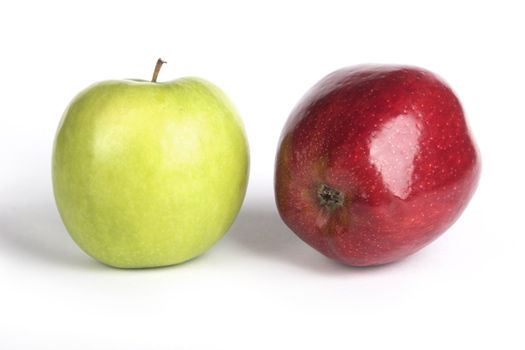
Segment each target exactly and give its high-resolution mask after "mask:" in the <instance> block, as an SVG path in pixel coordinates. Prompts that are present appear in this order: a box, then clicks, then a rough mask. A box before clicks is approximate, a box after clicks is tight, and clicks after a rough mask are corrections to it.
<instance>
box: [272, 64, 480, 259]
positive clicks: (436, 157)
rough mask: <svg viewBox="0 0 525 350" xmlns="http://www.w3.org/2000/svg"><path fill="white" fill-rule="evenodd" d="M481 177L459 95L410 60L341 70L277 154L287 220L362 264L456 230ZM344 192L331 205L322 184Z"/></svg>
mask: <svg viewBox="0 0 525 350" xmlns="http://www.w3.org/2000/svg"><path fill="white" fill-rule="evenodd" d="M479 176H480V158H479V154H478V151H477V147H476V145H475V143H474V141H473V138H472V136H471V134H470V131H469V128H468V125H467V124H466V121H465V117H464V113H463V109H462V107H461V104H460V102H459V100H458V98H457V97H456V96H455V94H454V93H453V91H452V90H451V89H450V88H449V87H448V86H447V85H446V83H445V82H444V81H443V80H442V79H440V78H439V77H437V76H436V75H434V74H433V73H431V72H429V71H426V70H423V69H420V68H415V67H408V66H382V65H367V66H357V67H350V68H345V69H341V70H338V71H336V72H334V73H332V74H329V75H328V76H326V77H325V78H324V79H322V80H321V81H320V82H319V83H317V84H316V85H315V86H314V87H313V88H312V89H311V90H310V91H309V92H308V93H307V94H306V96H305V97H304V98H303V99H302V100H301V101H300V103H299V104H298V105H297V106H296V108H295V109H294V110H293V112H292V113H291V115H290V117H289V119H288V122H287V124H286V125H285V127H284V130H283V132H282V135H281V140H280V143H279V149H278V154H277V160H276V175H275V194H276V202H277V207H278V209H279V213H280V215H281V217H282V219H283V220H284V222H285V223H286V224H287V225H288V226H289V227H290V229H291V230H292V231H294V232H295V233H296V234H297V235H298V236H299V237H300V238H301V239H303V240H304V241H305V242H306V243H308V244H309V245H311V246H312V247H314V248H315V249H317V250H318V251H320V252H321V253H323V254H324V255H326V256H328V257H330V258H333V259H336V260H338V261H341V262H343V263H346V264H349V265H354V266H367V265H379V264H385V263H389V262H393V261H397V260H399V259H402V258H403V257H406V256H407V255H410V254H412V253H414V252H416V251H418V250H419V249H421V248H422V247H424V246H425V245H427V244H428V243H430V242H431V241H432V240H434V239H435V238H436V237H438V236H439V235H440V234H441V233H443V232H444V231H445V230H446V229H447V228H448V227H450V226H451V225H452V224H453V223H454V222H455V221H456V219H458V217H459V216H460V214H461V213H462V211H463V210H464V209H465V207H466V205H467V204H468V202H469V200H470V198H471V197H472V195H473V193H474V191H475V189H476V186H477V183H478V179H479ZM323 185H325V186H328V188H331V189H334V190H336V191H338V192H339V193H340V194H341V195H342V196H344V199H343V200H342V203H341V204H340V205H337V206H329V205H326V203H322V199H321V197H320V196H319V188H320V186H323Z"/></svg>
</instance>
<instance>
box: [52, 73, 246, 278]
mask: <svg viewBox="0 0 525 350" xmlns="http://www.w3.org/2000/svg"><path fill="white" fill-rule="evenodd" d="M248 168H249V152H248V143H247V140H246V137H245V133H244V128H243V125H242V121H241V119H240V117H239V115H238V113H237V111H236V110H235V108H234V106H233V104H232V103H231V102H230V101H229V99H228V98H227V97H226V95H225V94H224V93H223V92H222V91H221V90H220V89H219V88H218V87H216V86H215V85H213V84H211V83H209V82H207V81H205V80H203V79H199V78H181V79H177V80H174V81H169V82H165V83H151V82H145V81H131V80H121V81H105V82H101V83H98V84H95V85H93V86H91V87H89V88H87V89H86V90H84V91H82V92H81V93H80V94H79V95H78V96H76V97H75V98H74V99H73V101H72V102H71V104H70V105H69V106H68V108H67V109H66V111H65V113H64V116H63V118H62V121H61V123H60V126H59V128H58V131H57V135H56V139H55V144H54V150H53V167H52V171H53V187H54V194H55V199H56V203H57V206H58V209H59V212H60V215H61V217H62V220H63V221H64V224H65V226H66V228H67V230H68V231H69V233H70V234H71V237H72V238H73V239H74V240H75V242H76V243H77V244H78V245H79V246H80V247H81V248H82V249H83V250H84V251H85V252H86V253H87V254H89V255H91V256H92V257H94V258H95V259H97V260H99V261H101V262H103V263H105V264H107V265H111V266H115V267H121V268H145V267H157V266H165V265H172V264H177V263H181V262H184V261H186V260H189V259H191V258H193V257H196V256H198V255H200V254H202V253H203V252H205V251H206V250H208V249H209V248H210V247H211V246H212V245H213V244H214V243H215V242H216V241H217V240H218V239H219V238H221V237H222V236H223V235H224V233H225V232H226V231H227V230H228V228H229V227H230V225H231V224H232V223H233V220H234V218H235V216H236V215H237V213H238V212H239V209H240V207H241V204H242V201H243V198H244V195H245V192H246V185H247V181H248Z"/></svg>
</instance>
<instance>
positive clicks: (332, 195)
mask: <svg viewBox="0 0 525 350" xmlns="http://www.w3.org/2000/svg"><path fill="white" fill-rule="evenodd" d="M317 198H318V199H319V204H320V205H322V206H323V207H326V208H327V209H330V210H332V209H336V208H338V207H340V206H342V205H343V203H344V200H345V195H344V193H343V192H341V191H338V190H336V189H335V188H332V187H330V186H328V185H325V184H321V185H320V186H319V187H318V188H317Z"/></svg>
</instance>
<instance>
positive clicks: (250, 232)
mask: <svg viewBox="0 0 525 350" xmlns="http://www.w3.org/2000/svg"><path fill="white" fill-rule="evenodd" d="M225 240H227V241H228V243H232V244H234V245H235V246H238V247H241V248H243V249H247V250H248V251H249V252H250V253H251V254H255V255H256V256H260V257H264V258H265V259H271V260H274V261H275V260H278V261H284V262H285V263H288V264H294V265H296V266H299V267H301V268H304V269H307V270H312V271H316V272H320V273H345V272H348V271H349V267H347V266H344V265H342V264H339V263H337V262H335V261H332V260H330V259H328V258H326V257H325V256H323V255H321V254H320V253H318V252H317V251H315V250H314V249H313V248H311V247H309V246H308V245H307V244H306V243H304V242H303V241H302V240H300V239H299V237H297V236H296V235H295V234H294V233H293V232H292V231H291V230H290V229H289V228H288V227H287V226H286V225H285V224H284V222H283V221H282V220H281V218H280V217H279V214H278V212H277V209H276V208H275V204H274V203H273V201H271V200H262V201H257V202H252V203H246V205H245V206H244V207H243V209H242V210H241V212H240V213H239V215H238V217H237V219H236V221H235V223H234V224H233V226H232V228H231V229H230V232H229V233H228V234H227V236H226V237H225Z"/></svg>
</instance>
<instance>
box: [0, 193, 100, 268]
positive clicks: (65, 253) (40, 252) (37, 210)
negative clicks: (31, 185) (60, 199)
mask: <svg viewBox="0 0 525 350" xmlns="http://www.w3.org/2000/svg"><path fill="white" fill-rule="evenodd" d="M0 245H2V246H3V247H4V248H6V249H7V250H8V253H9V254H11V255H13V258H14V260H20V259H23V260H38V262H41V263H48V264H54V265H61V266H69V267H75V268H88V269H93V268H100V267H101V265H100V264H98V263H96V262H95V261H94V260H93V259H91V258H90V257H88V256H87V255H86V254H84V253H83V252H82V251H81V250H80V249H79V248H78V247H77V246H76V244H75V243H74V242H73V240H72V239H71V238H70V237H69V234H68V233H67V231H66V229H65V227H64V225H63V224H62V221H61V219H60V216H59V214H58V212H57V210H56V207H55V204H54V203H53V201H52V199H49V200H40V201H37V202H33V203H23V204H15V205H12V206H9V207H7V208H3V210H2V212H1V213H0Z"/></svg>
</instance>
